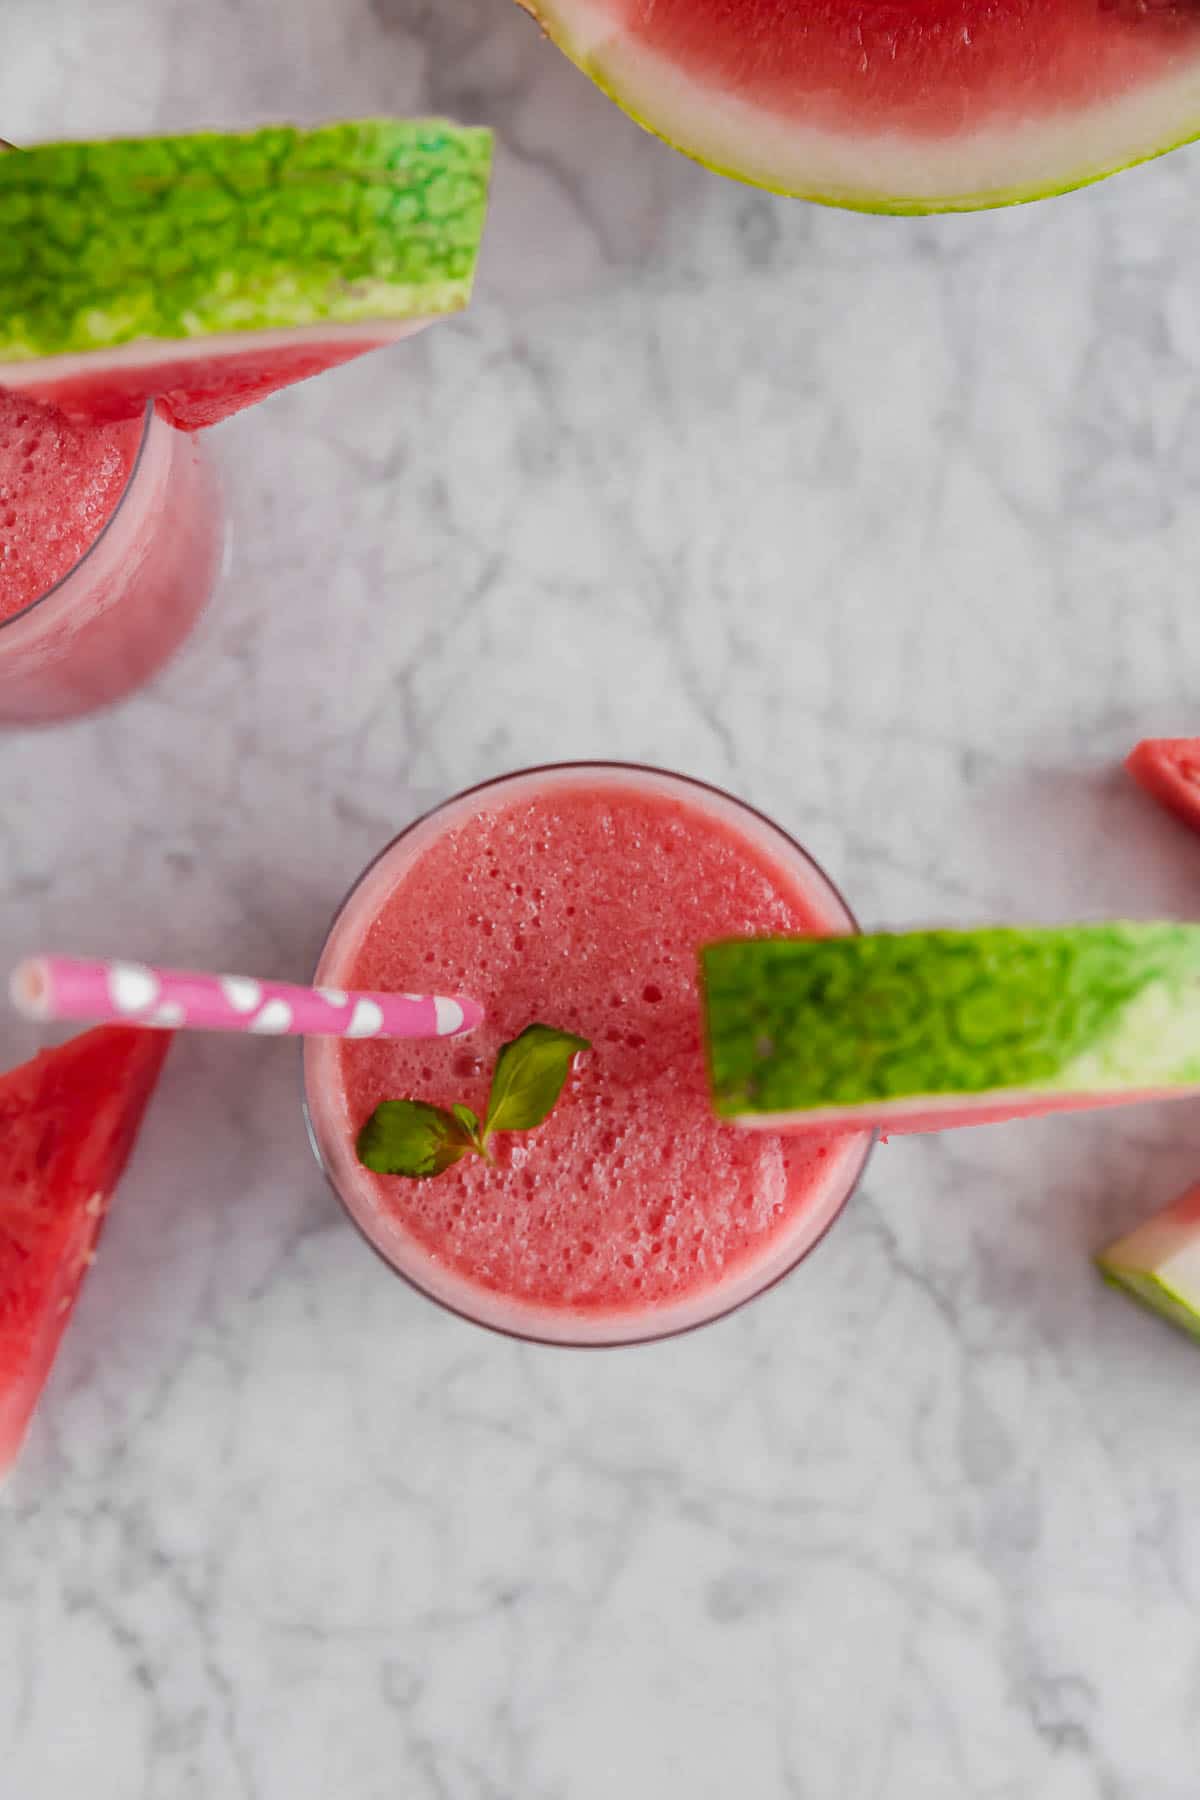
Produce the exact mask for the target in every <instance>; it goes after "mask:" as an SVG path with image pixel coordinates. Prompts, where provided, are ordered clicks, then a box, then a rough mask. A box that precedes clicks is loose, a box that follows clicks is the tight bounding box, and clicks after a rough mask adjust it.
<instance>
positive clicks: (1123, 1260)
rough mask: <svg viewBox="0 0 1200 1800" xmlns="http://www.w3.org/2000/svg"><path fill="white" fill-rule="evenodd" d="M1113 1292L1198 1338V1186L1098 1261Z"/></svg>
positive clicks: (1199, 1263) (1199, 1291)
mask: <svg viewBox="0 0 1200 1800" xmlns="http://www.w3.org/2000/svg"><path fill="white" fill-rule="evenodd" d="M1096 1262H1097V1264H1098V1265H1099V1268H1100V1272H1101V1274H1102V1275H1103V1276H1104V1278H1105V1280H1106V1281H1110V1282H1111V1283H1112V1284H1113V1286H1114V1287H1120V1288H1124V1290H1125V1292H1126V1293H1127V1294H1132V1295H1133V1297H1134V1299H1135V1300H1140V1301H1141V1302H1142V1305H1143V1306H1148V1307H1149V1308H1150V1309H1151V1311H1152V1312H1156V1313H1161V1314H1162V1316H1163V1318H1164V1319H1169V1320H1170V1321H1171V1323H1172V1325H1178V1326H1179V1328H1180V1330H1181V1331H1186V1332H1188V1333H1189V1334H1190V1336H1192V1337H1194V1338H1200V1186H1197V1187H1192V1188H1189V1189H1188V1191H1187V1193H1186V1194H1183V1195H1181V1197H1180V1198H1179V1199H1178V1200H1176V1201H1175V1203H1174V1204H1173V1205H1172V1206H1168V1207H1166V1208H1165V1209H1164V1210H1163V1211H1162V1212H1160V1213H1156V1214H1155V1215H1154V1217H1153V1218H1152V1219H1147V1220H1146V1223H1145V1224H1144V1225H1139V1226H1138V1227H1137V1229H1136V1230H1135V1231H1131V1232H1129V1234H1128V1235H1127V1236H1126V1237H1123V1238H1118V1239H1117V1242H1116V1243H1115V1244H1110V1245H1109V1247H1108V1249H1107V1250H1102V1251H1101V1253H1100V1255H1099V1256H1098V1257H1097V1258H1096Z"/></svg>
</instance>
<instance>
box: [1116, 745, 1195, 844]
mask: <svg viewBox="0 0 1200 1800" xmlns="http://www.w3.org/2000/svg"><path fill="white" fill-rule="evenodd" d="M1125 767H1126V768H1127V769H1128V770H1129V773H1130V774H1131V775H1132V776H1133V779H1134V780H1135V781H1136V782H1137V783H1138V785H1139V787H1144V788H1145V790H1146V792H1147V793H1148V794H1152V795H1153V796H1154V798H1155V799H1156V800H1157V801H1158V803H1159V805H1160V806H1165V807H1166V809H1167V811H1168V812H1171V813H1174V814H1175V817H1176V818H1177V819H1181V820H1182V821H1183V823H1184V824H1185V825H1190V826H1191V828H1192V830H1193V831H1200V738H1143V739H1142V741H1141V743H1140V744H1138V745H1137V746H1136V747H1135V748H1134V749H1133V750H1131V751H1130V752H1129V755H1128V756H1127V757H1126V758H1125Z"/></svg>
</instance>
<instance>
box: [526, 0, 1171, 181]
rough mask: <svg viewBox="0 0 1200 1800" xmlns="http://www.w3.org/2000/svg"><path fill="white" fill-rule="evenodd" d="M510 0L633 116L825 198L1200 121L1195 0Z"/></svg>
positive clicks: (1138, 151) (1048, 174) (1124, 149)
mask: <svg viewBox="0 0 1200 1800" xmlns="http://www.w3.org/2000/svg"><path fill="white" fill-rule="evenodd" d="M520 4H521V5H522V6H524V7H525V9H526V11H528V12H531V13H532V14H533V16H534V17H535V18H536V19H537V20H538V21H539V23H540V24H541V25H542V26H543V28H544V29H545V30H546V31H547V32H548V33H549V35H550V36H551V37H552V38H553V39H554V40H555V42H556V43H557V44H559V45H560V47H561V48H562V49H563V50H564V51H565V52H566V54H567V55H568V56H569V57H570V58H571V59H572V61H573V62H575V63H577V64H578V65H579V67H580V68H581V69H583V70H584V71H585V73H586V74H588V75H590V76H591V78H592V80H593V81H595V82H596V83H597V84H598V86H600V87H601V88H603V89H604V91H605V92H606V93H607V94H609V95H611V96H612V98H613V99H614V100H616V101H617V102H618V104H619V105H621V106H623V107H624V108H625V109H626V111H627V112H629V113H631V114H632V115H633V117H634V118H635V119H637V120H638V122H639V123H640V124H642V125H644V126H645V127H646V129H647V130H649V131H653V132H655V133H657V135H658V136H659V137H662V138H665V139H666V140H667V141H668V142H669V143H671V144H674V145H675V146H676V147H677V148H678V149H680V150H682V151H684V152H685V153H686V154H687V155H689V156H693V157H695V158H696V160H697V161H699V162H702V163H705V164H706V165H707V166H708V167H709V168H710V169H716V170H719V171H720V172H721V173H722V174H726V175H733V176H736V177H738V178H739V179H741V180H743V181H751V182H757V183H758V184H760V185H761V186H763V187H767V188H773V189H775V190H776V191H777V192H779V193H785V194H801V195H804V196H805V197H806V198H807V199H810V200H822V201H825V202H827V203H828V204H830V205H834V206H851V207H859V208H861V209H862V210H864V211H868V212H895V213H927V212H950V211H955V212H960V211H965V210H968V209H970V208H973V207H982V206H1005V205H1010V204H1012V203H1013V202H1015V201H1019V200H1035V199H1038V198H1039V197H1041V196H1043V195H1047V194H1057V193H1062V192H1063V191H1064V190H1065V189H1067V188H1073V187H1079V186H1081V185H1082V184H1083V183H1084V182H1088V181H1097V180H1099V179H1100V178H1101V177H1102V176H1105V175H1111V174H1112V173H1113V172H1114V171H1115V170H1117V169H1123V168H1128V167H1129V166H1130V165H1131V164H1133V163H1137V162H1143V161H1144V160H1145V159H1146V158H1147V157H1150V156H1157V155H1159V154H1160V153H1161V152H1162V151H1164V150H1169V149H1171V148H1173V147H1174V146H1175V145H1178V144H1182V143H1186V142H1189V141H1190V140H1191V139H1193V138H1195V137H1197V136H1200V8H1198V7H1197V6H1196V4H1195V0H836V3H835V4H832V5H831V4H830V3H829V0H520Z"/></svg>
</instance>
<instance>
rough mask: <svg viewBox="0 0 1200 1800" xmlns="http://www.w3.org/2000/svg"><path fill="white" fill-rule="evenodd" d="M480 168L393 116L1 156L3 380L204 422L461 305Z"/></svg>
mask: <svg viewBox="0 0 1200 1800" xmlns="http://www.w3.org/2000/svg"><path fill="white" fill-rule="evenodd" d="M490 165H491V135H490V133H488V132H486V131H475V130H466V129H461V128H459V127H456V126H453V125H447V124H444V123H441V122H439V121H430V120H424V121H418V122H411V121H403V120H391V119H366V120H360V121H357V122H353V123H347V124H339V125H327V126H322V127H319V128H317V129H315V130H311V131H301V130H297V129H295V128H293V127H291V126H273V127H270V128H267V129H264V130H259V131H250V132H243V133H233V134H221V133H215V132H204V133H199V134H196V135H193V136H189V137H167V138H126V139H115V140H112V141H108V142H99V143H60V144H44V145H41V146H38V147H35V148H33V149H29V150H22V151H18V152H16V153H5V154H3V155H0V386H2V387H12V388H23V389H24V390H26V391H27V392H28V393H30V394H32V395H34V396H35V397H36V398H37V399H39V400H46V401H51V402H53V403H54V404H55V405H57V406H60V407H62V408H63V409H64V410H65V411H67V412H73V413H75V414H77V415H86V416H87V417H89V418H95V419H98V420H111V419H118V418H128V417H131V416H136V415H137V414H140V413H141V412H142V411H143V410H144V407H145V403H146V401H147V399H149V398H151V397H157V398H159V399H160V400H161V401H162V402H163V404H164V406H165V408H166V410H167V411H168V412H169V414H170V416H171V417H172V418H173V420H174V422H175V423H176V424H177V425H179V426H181V427H182V428H184V429H187V430H193V429H195V428H196V427H197V426H201V425H212V424H214V423H215V422H216V421H217V420H218V419H223V418H225V417H226V416H227V415H228V414H229V413H232V412H237V411H238V409H239V408H240V407H243V406H248V405H250V404H251V402H252V401H255V400H259V399H261V398H262V397H263V396H264V395H265V394H269V393H271V392H272V391H273V390H274V389H275V388H278V387H282V386H284V385H285V384H286V383H289V382H293V381H300V380H303V379H304V378H305V377H307V376H309V375H315V374H318V373H319V372H320V371H321V370H322V369H327V368H331V367H332V366H333V365H334V364H335V363H341V362H346V361H348V360H349V359H350V358H351V357H354V356H360V355H361V354H362V353H363V352H364V351H366V350H371V349H374V348H376V347H378V346H379V345H381V344H386V343H390V342H391V341H392V340H394V339H396V338H400V337H405V336H407V335H408V334H409V333H411V332H414V331H418V330H420V328H421V327H422V326H424V325H428V324H430V323H431V322H432V321H433V320H435V319H438V318H441V317H443V316H444V315H445V314H447V313H452V312H455V311H457V310H458V309H459V308H460V307H463V306H465V305H466V304H467V301H468V300H469V298H470V294H471V285H472V280H473V277H474V272H475V263H476V257H477V255H478V250H479V243H480V238H481V235H482V231H483V223H484V217H485V214H486V210H487V190H488V176H489V170H490Z"/></svg>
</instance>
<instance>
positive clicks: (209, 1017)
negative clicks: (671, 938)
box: [9, 956, 483, 1038]
mask: <svg viewBox="0 0 1200 1800" xmlns="http://www.w3.org/2000/svg"><path fill="white" fill-rule="evenodd" d="M9 993H10V995H11V996H12V1002H13V1005H14V1006H15V1007H16V1008H17V1010H18V1011H19V1012H22V1013H24V1014H25V1016H26V1018H29V1019H94V1020H107V1021H110V1022H114V1023H120V1024H123V1025H150V1026H157V1027H158V1028H160V1029H174V1028H176V1027H181V1028H184V1029H188V1030H192V1031H251V1032H258V1033H261V1034H262V1035H263V1036H266V1037H342V1038H371V1037H381V1038H447V1037H460V1036H461V1035H462V1034H463V1033H464V1032H467V1031H473V1030H474V1029H475V1027H476V1026H477V1025H478V1024H479V1022H480V1020H481V1019H482V1018H483V1008H482V1007H481V1006H480V1005H479V1003H478V1001H476V1000H468V998H467V997H466V995H465V994H449V995H447V994H347V993H343V992H342V991H341V989H340V988H326V987H321V988H307V987H290V986H288V985H287V983H286V982H282V981H255V980H253V979H252V978H251V977H250V976H248V975H201V974H193V973H191V972H189V971H188V970H184V969H151V968H147V967H146V966H145V964H143V963H133V962H84V961H81V960H79V959H78V958H77V957H73V956H35V957H32V958H31V959H30V960H29V961H28V962H23V963H21V964H20V965H19V967H18V968H17V969H15V970H14V971H13V975H12V979H11V981H10V983H9Z"/></svg>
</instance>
